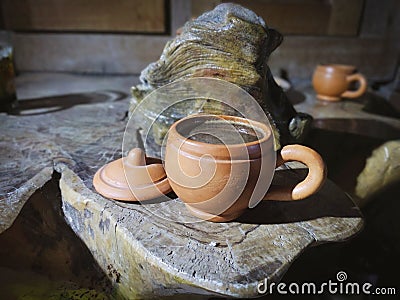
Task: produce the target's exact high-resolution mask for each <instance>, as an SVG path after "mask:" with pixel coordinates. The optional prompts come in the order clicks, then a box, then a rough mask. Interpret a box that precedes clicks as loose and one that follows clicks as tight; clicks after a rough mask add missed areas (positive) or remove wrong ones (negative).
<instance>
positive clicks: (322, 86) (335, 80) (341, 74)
mask: <svg viewBox="0 0 400 300" xmlns="http://www.w3.org/2000/svg"><path fill="white" fill-rule="evenodd" d="M355 71H356V67H355V66H352V65H340V64H327V65H317V67H316V68H315V71H314V74H313V77H312V85H313V87H314V90H315V92H316V94H317V99H319V100H324V101H339V100H341V99H342V98H357V97H360V96H361V95H363V94H364V93H365V91H366V90H367V80H366V79H365V77H364V75H362V74H361V73H355ZM352 82H358V84H359V86H358V88H357V89H356V90H354V91H353V90H349V88H350V85H351V83H352Z"/></svg>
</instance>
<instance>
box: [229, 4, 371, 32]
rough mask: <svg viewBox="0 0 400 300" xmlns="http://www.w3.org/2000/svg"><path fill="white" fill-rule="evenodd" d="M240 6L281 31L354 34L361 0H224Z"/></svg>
mask: <svg viewBox="0 0 400 300" xmlns="http://www.w3.org/2000/svg"><path fill="white" fill-rule="evenodd" d="M223 2H234V3H238V4H240V5H243V6H245V7H247V8H249V9H251V10H253V11H254V12H255V13H256V14H258V15H260V16H261V17H262V18H263V19H264V20H265V21H266V22H267V24H268V25H269V26H270V27H272V28H276V29H278V30H279V31H280V32H282V33H283V34H299V35H327V36H356V35H357V33H358V28H359V22H360V17H361V15H362V10H363V2H364V1H363V0H356V1H346V0H333V1H318V0H303V1H296V0H283V1H279V0H278V1H277V0H275V1H270V0H255V1H244V0H234V1H223Z"/></svg>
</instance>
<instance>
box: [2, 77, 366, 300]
mask: <svg viewBox="0 0 400 300" xmlns="http://www.w3.org/2000/svg"><path fill="white" fill-rule="evenodd" d="M42 76H43V75H42ZM59 76H60V77H59V78H60V79H61V84H59V85H58V87H59V88H60V89H65V88H66V87H69V92H70V91H74V94H73V95H70V98H67V99H64V100H66V101H64V103H66V102H68V101H69V102H70V104H71V105H67V106H65V107H62V109H60V110H59V111H55V112H52V113H46V114H43V113H42V114H38V115H29V116H27V115H25V116H7V115H4V114H0V124H1V125H0V126H1V131H2V132H3V137H2V139H1V140H0V144H1V145H0V146H1V147H0V149H1V150H0V151H1V155H0V159H1V160H2V161H1V164H0V165H1V166H2V169H1V172H0V174H1V180H0V183H1V190H2V195H3V196H2V198H1V201H0V204H1V206H0V216H1V218H2V219H1V223H0V224H1V230H4V229H6V228H7V227H8V226H10V225H11V223H12V221H13V219H15V217H16V216H17V214H18V213H19V210H18V208H20V207H21V206H22V205H23V203H24V202H25V201H26V199H27V197H29V195H30V194H32V193H33V192H34V191H35V190H36V189H37V188H39V187H40V186H41V185H43V184H44V183H45V182H46V181H47V180H49V179H50V178H49V177H50V175H51V172H52V170H53V168H54V169H55V170H56V171H57V172H60V173H61V181H60V187H61V193H62V198H63V212H64V215H65V219H66V221H67V223H68V224H69V225H70V226H71V228H72V229H73V230H74V231H75V233H76V234H77V235H78V236H79V237H80V238H81V239H82V240H83V241H84V243H85V244H86V246H87V247H88V249H89V250H90V251H91V253H92V255H93V257H94V258H95V259H96V261H97V262H98V264H99V265H100V266H101V267H102V268H103V270H104V271H105V272H106V273H107V274H109V276H110V277H111V279H112V280H113V282H114V284H115V286H116V287H117V289H118V290H119V292H120V293H121V294H122V295H124V296H126V297H131V298H132V297H136V298H137V297H148V296H149V295H153V296H154V295H159V296H168V295H177V294H186V293H191V294H201V295H226V296H236V297H251V296H257V289H256V288H257V284H258V283H259V282H260V281H261V280H263V279H264V278H268V280H269V281H275V282H276V281H279V279H280V278H281V276H282V275H283V274H284V272H285V271H286V270H287V268H289V266H290V264H291V263H292V262H293V261H294V260H295V259H296V257H298V256H299V255H300V254H301V253H302V252H303V251H304V250H305V249H307V248H308V247H310V246H312V245H315V244H318V243H322V242H327V241H341V240H344V239H347V238H349V237H350V236H352V235H353V234H355V233H356V232H358V231H359V230H360V228H361V226H362V218H361V215H360V212H359V210H358V209H357V207H356V206H355V205H354V204H353V202H352V201H351V199H350V198H349V197H348V196H347V195H346V194H345V193H343V192H342V191H341V190H340V189H338V188H337V187H336V186H335V185H334V184H333V183H332V182H330V181H328V182H327V183H326V185H325V186H324V188H323V189H322V190H321V191H320V192H319V193H318V194H317V195H315V196H313V197H310V198H308V199H306V200H304V201H297V202H269V201H266V202H263V203H262V204H260V205H259V206H257V208H255V209H253V210H249V211H248V212H247V213H245V214H244V215H243V216H242V217H241V218H240V219H238V220H237V221H235V222H231V223H209V222H195V223H193V221H196V219H195V218H194V217H193V216H191V215H190V214H189V213H188V212H187V210H186V209H185V207H184V205H183V203H182V202H181V201H180V200H179V199H173V200H170V201H164V202H161V203H157V202H150V203H147V204H144V205H139V204H135V203H133V204H132V203H123V202H115V201H110V200H108V199H105V198H103V197H101V196H100V195H98V194H97V193H95V192H94V190H93V187H92V178H93V175H94V173H95V172H96V170H97V169H98V168H99V167H100V166H101V165H103V164H104V163H106V162H109V161H111V160H113V159H115V158H118V157H120V156H121V144H122V136H123V132H124V129H125V124H126V119H125V118H124V117H125V113H126V111H127V108H128V99H126V98H125V97H124V96H123V95H124V94H123V91H124V88H123V84H122V85H121V83H123V82H126V80H127V79H126V78H125V79H124V78H122V79H121V78H120V80H122V81H119V84H118V85H117V84H115V85H114V88H116V87H117V86H119V87H120V88H121V89H117V90H115V91H114V92H113V93H111V92H108V93H105V92H104V91H103V92H101V91H97V92H96V91H90V92H89V91H87V90H86V91H85V92H80V93H79V92H78V91H79V89H78V88H77V86H78V85H80V86H81V88H82V87H83V88H86V89H87V88H88V86H89V85H90V86H91V87H92V88H94V87H95V86H96V85H95V84H93V82H92V80H93V79H90V78H89V79H87V80H86V79H85V77H84V76H75V77H74V76H71V77H65V75H59ZM29 78H30V80H29ZM38 78H39V79H40V78H41V77H40V75H39V76H38V77H36V78H35V77H34V76H33V75H30V76H28V79H27V78H25V82H26V83H27V84H29V83H30V89H31V91H35V90H36V96H39V95H40V94H41V93H40V92H37V89H38V88H40V86H41V87H42V88H43V91H45V92H46V90H47V89H46V84H48V83H47V82H46V80H45V79H43V80H38ZM53 78H57V76H55V75H53ZM128 79H129V78H128ZM53 80H55V79H53ZM112 81H113V79H112V78H110V80H109V85H108V86H109V87H110V88H111V86H112V85H111V82H112ZM115 81H116V79H114V82H115ZM117 81H118V80H117ZM62 82H65V83H66V84H65V85H63V84H62ZM53 84H54V82H53ZM74 84H76V86H75V88H71V87H74ZM98 86H99V87H104V83H102V82H101V81H100V82H99V85H98ZM47 87H49V85H47ZM64 91H65V90H64ZM24 93H25V95H29V94H30V93H29V91H27V90H25V91H24ZM47 93H48V90H47ZM58 93H60V90H58ZM118 93H119V95H120V96H119V97H116V96H115V94H117V95H118ZM104 94H106V95H108V98H107V97H104ZM41 95H42V96H44V95H43V93H42V94H41ZM64 96H65V95H64ZM67 96H68V95H67ZM60 97H63V95H54V96H51V95H48V96H47V97H45V98H44V101H43V102H42V104H43V103H51V101H52V100H51V99H53V101H56V102H55V103H60V102H57V101H59V100H60ZM42 99H43V98H42ZM39 100H40V98H39V99H31V100H24V101H26V102H28V101H36V104H38V103H40V102H37V101H39ZM24 101H21V102H22V103H21V105H22V104H23V105H22V107H24V106H25V107H29V105H28V104H25V103H24ZM38 176H39V177H40V178H39V179H40V180H38ZM298 176H303V174H301V172H300V173H299V171H293V170H283V171H280V172H279V173H277V175H276V178H275V180H276V183H281V184H282V183H284V184H288V183H290V182H291V181H292V180H296V178H298ZM35 178H36V179H35ZM32 180H36V181H35V182H34V184H31V182H32ZM10 200H12V203H11V202H10ZM7 203H8V204H9V205H8V206H7V205H5V204H7ZM14 207H16V209H14ZM155 212H156V213H155ZM165 218H167V219H173V221H166V220H165Z"/></svg>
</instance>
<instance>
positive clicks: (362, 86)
mask: <svg viewBox="0 0 400 300" xmlns="http://www.w3.org/2000/svg"><path fill="white" fill-rule="evenodd" d="M346 80H347V82H349V83H350V82H352V81H358V82H359V84H360V86H359V87H358V89H357V90H355V91H345V92H344V93H343V94H342V95H341V97H344V98H357V97H360V96H361V95H362V94H364V93H365V91H366V90H367V80H366V79H365V77H364V75H362V74H360V73H355V74H351V75H349V76H347V77H346Z"/></svg>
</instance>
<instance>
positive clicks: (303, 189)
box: [165, 115, 326, 222]
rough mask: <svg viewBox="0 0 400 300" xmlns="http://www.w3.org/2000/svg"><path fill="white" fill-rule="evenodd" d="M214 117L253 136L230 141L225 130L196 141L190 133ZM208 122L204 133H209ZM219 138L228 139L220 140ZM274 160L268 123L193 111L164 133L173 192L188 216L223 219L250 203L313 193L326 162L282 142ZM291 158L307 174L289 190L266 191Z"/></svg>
mask: <svg viewBox="0 0 400 300" xmlns="http://www.w3.org/2000/svg"><path fill="white" fill-rule="evenodd" d="M219 121H221V122H225V123H227V124H228V125H227V126H228V127H229V126H231V125H232V126H236V127H232V129H233V130H235V129H237V128H239V129H237V130H238V131H240V132H243V131H247V132H246V136H247V135H254V136H253V138H251V139H250V141H246V140H244V141H243V142H240V143H235V141H233V142H232V141H229V138H227V136H229V132H222V134H220V138H221V140H222V141H221V143H219V142H218V143H215V141H214V142H213V141H206V140H204V139H203V140H202V139H197V138H195V137H196V134H193V135H192V136H190V135H191V134H192V132H195V131H196V127H197V128H201V126H202V124H206V123H207V122H209V124H217V122H219ZM229 124H231V125H229ZM238 124H239V125H240V126H241V127H240V126H239V125H238ZM207 126H215V125H207ZM207 126H206V127H205V131H204V132H209V131H210V130H209V128H208V127H207ZM218 126H219V125H218ZM238 126H239V127H238ZM243 128H248V129H246V130H244V129H243ZM192 129H194V130H192ZM240 134H242V133H240ZM224 139H225V140H227V141H228V142H226V143H222V142H223V140H224ZM231 142H232V143H231ZM275 158H276V155H275V150H274V143H273V136H272V132H271V130H270V128H269V127H268V126H267V125H265V124H263V123H260V122H257V121H252V120H248V119H244V118H240V117H233V116H215V115H192V116H189V117H186V118H184V119H181V120H179V121H177V122H176V123H174V124H173V125H172V127H171V128H170V130H169V132H168V139H167V146H166V153H165V170H166V173H167V176H168V180H169V182H170V185H171V187H172V189H173V191H174V192H175V193H176V194H177V195H178V197H179V198H180V199H181V200H182V201H183V202H184V203H185V204H186V207H187V208H188V210H189V211H190V212H191V213H192V214H193V215H195V216H197V217H199V218H202V219H206V220H209V221H213V222H225V221H230V220H233V219H236V218H237V217H239V216H240V215H241V214H242V213H243V212H244V211H245V210H246V209H247V208H248V207H249V201H251V202H253V203H256V204H257V203H258V202H259V201H260V200H262V199H263V200H300V199H304V198H306V197H308V196H310V195H312V194H314V193H316V192H317V191H318V190H319V188H320V187H321V186H322V184H323V183H324V180H325V178H326V168H325V164H324V162H323V160H322V158H321V157H320V155H319V154H318V153H317V152H315V151H314V150H312V149H310V148H308V147H305V146H301V145H287V146H285V147H283V149H282V150H281V151H280V152H279V153H278V157H277V159H275ZM292 160H295V161H300V162H302V163H304V164H305V165H306V166H307V167H308V169H309V172H308V175H307V177H306V178H305V179H304V180H303V181H302V182H300V183H298V184H297V185H296V186H295V187H294V188H293V187H279V188H275V187H274V189H271V190H270V191H268V190H269V187H270V184H271V181H272V177H273V173H274V170H275V168H276V167H277V166H279V165H281V164H283V163H284V162H287V161H292Z"/></svg>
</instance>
